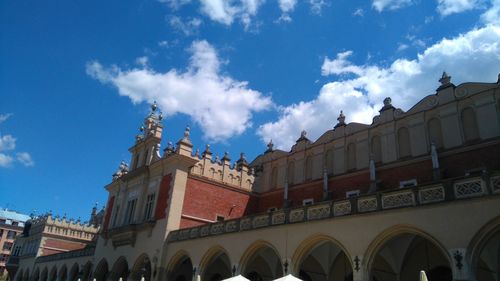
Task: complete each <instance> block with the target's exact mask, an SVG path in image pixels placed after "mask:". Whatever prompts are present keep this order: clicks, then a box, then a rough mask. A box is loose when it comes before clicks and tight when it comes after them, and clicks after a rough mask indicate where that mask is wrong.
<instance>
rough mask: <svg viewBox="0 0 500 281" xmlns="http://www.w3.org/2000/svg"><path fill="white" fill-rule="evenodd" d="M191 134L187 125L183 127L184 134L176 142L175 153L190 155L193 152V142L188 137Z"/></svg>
mask: <svg viewBox="0 0 500 281" xmlns="http://www.w3.org/2000/svg"><path fill="white" fill-rule="evenodd" d="M190 134H191V129H190V128H189V126H186V129H184V136H183V137H182V139H180V140H179V141H178V142H177V153H178V154H181V155H186V156H191V154H192V152H193V144H192V143H191V140H190V139H189V136H190Z"/></svg>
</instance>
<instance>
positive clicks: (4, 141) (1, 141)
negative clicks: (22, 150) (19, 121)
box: [0, 135, 16, 151]
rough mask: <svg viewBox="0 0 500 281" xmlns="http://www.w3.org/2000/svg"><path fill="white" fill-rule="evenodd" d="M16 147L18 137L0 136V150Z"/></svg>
mask: <svg viewBox="0 0 500 281" xmlns="http://www.w3.org/2000/svg"><path fill="white" fill-rule="evenodd" d="M14 149H16V138H14V137H13V136H12V135H5V136H0V151H9V150H14Z"/></svg>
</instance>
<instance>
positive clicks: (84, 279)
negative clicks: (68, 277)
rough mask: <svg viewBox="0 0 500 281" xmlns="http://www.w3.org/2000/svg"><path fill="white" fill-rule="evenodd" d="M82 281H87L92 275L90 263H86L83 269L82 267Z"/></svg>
mask: <svg viewBox="0 0 500 281" xmlns="http://www.w3.org/2000/svg"><path fill="white" fill-rule="evenodd" d="M81 272H82V279H81V280H82V281H89V280H90V276H91V275H92V262H90V261H88V262H87V263H86V264H85V265H84V266H83V267H82V270H81Z"/></svg>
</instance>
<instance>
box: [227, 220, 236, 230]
mask: <svg viewBox="0 0 500 281" xmlns="http://www.w3.org/2000/svg"><path fill="white" fill-rule="evenodd" d="M237 230H238V221H228V222H226V232H234V231H237Z"/></svg>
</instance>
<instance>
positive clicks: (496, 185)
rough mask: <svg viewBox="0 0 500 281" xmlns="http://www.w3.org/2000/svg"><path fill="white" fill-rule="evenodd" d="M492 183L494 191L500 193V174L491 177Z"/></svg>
mask: <svg viewBox="0 0 500 281" xmlns="http://www.w3.org/2000/svg"><path fill="white" fill-rule="evenodd" d="M490 185H491V191H492V192H493V193H500V175H498V176H492V177H491V178H490Z"/></svg>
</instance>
